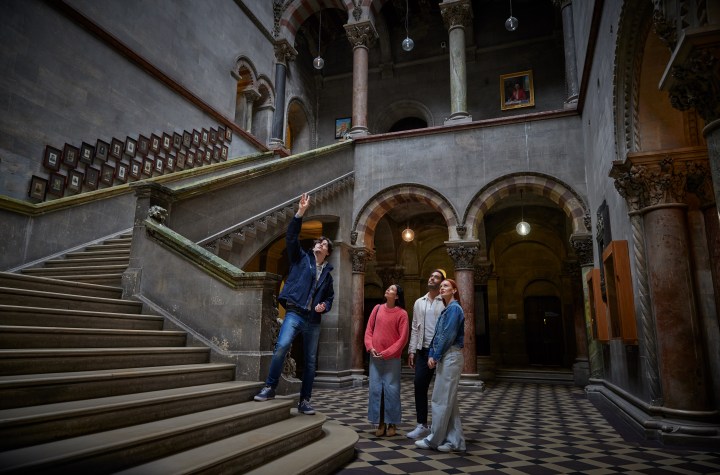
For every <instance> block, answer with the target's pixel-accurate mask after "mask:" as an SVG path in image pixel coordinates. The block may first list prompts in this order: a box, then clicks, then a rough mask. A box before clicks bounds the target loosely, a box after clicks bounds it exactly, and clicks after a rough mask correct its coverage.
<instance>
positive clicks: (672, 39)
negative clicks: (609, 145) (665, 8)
mask: <svg viewBox="0 0 720 475" xmlns="http://www.w3.org/2000/svg"><path fill="white" fill-rule="evenodd" d="M658 3H659V2H658V0H655V9H654V11H653V30H654V31H655V34H656V35H658V37H659V38H660V39H661V40H662V42H663V43H665V45H666V46H667V47H668V48H669V49H670V51H672V50H674V49H675V46H676V45H677V29H676V28H675V25H674V24H673V23H672V22H671V21H668V19H667V17H666V16H665V14H664V13H663V12H662V11H660V7H659V6H658Z"/></svg>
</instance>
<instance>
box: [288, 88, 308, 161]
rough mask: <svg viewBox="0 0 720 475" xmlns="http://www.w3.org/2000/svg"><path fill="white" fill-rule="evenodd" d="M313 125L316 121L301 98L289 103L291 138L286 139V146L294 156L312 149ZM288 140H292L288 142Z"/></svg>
mask: <svg viewBox="0 0 720 475" xmlns="http://www.w3.org/2000/svg"><path fill="white" fill-rule="evenodd" d="M313 123H314V120H312V118H311V115H310V113H309V112H308V108H307V107H306V106H305V103H304V102H303V100H302V99H301V98H299V97H293V98H292V99H290V101H288V106H287V128H288V131H289V137H286V141H285V145H286V146H287V147H288V148H290V149H292V153H293V154H295V153H301V152H306V151H308V150H310V149H311V148H312V137H313V136H314V133H313V129H312V124H313ZM286 135H287V134H286ZM288 139H290V140H289V141H288Z"/></svg>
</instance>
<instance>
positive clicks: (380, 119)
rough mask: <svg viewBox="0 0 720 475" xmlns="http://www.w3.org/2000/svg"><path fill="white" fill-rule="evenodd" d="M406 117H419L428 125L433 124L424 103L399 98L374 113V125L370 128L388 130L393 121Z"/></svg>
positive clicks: (380, 130) (377, 130)
mask: <svg viewBox="0 0 720 475" xmlns="http://www.w3.org/2000/svg"><path fill="white" fill-rule="evenodd" d="M406 117H418V118H421V119H423V120H425V123H427V126H428V127H432V126H433V125H435V123H434V122H433V116H432V113H431V112H430V109H428V107H427V106H426V105H425V104H423V103H422V102H419V101H413V100H401V101H396V102H393V103H392V104H390V105H388V106H387V107H385V108H384V109H383V110H381V111H380V112H379V113H378V114H376V115H375V118H374V120H373V123H374V127H372V128H373V130H375V131H376V132H377V133H380V134H381V133H385V132H387V131H388V130H390V127H392V125H393V124H394V123H396V122H397V121H398V120H400V119H404V118H406Z"/></svg>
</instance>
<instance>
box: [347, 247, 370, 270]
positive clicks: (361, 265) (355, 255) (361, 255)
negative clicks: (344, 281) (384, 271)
mask: <svg viewBox="0 0 720 475" xmlns="http://www.w3.org/2000/svg"><path fill="white" fill-rule="evenodd" d="M371 258H372V252H371V251H370V250H369V249H365V248H357V249H353V250H351V251H350V259H351V260H352V271H353V272H355V273H364V272H365V268H366V267H367V262H368V261H369V260H370V259H371Z"/></svg>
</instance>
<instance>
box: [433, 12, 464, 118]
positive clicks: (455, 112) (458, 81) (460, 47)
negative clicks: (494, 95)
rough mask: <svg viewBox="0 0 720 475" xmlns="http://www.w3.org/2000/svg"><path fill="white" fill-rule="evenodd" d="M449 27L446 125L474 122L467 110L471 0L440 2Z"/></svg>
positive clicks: (444, 19) (446, 24)
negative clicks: (448, 91)
mask: <svg viewBox="0 0 720 475" xmlns="http://www.w3.org/2000/svg"><path fill="white" fill-rule="evenodd" d="M440 13H441V14H442V17H443V21H444V22H445V27H446V28H447V29H448V36H449V38H448V45H449V46H448V48H449V51H450V117H448V118H447V119H446V120H445V125H451V124H462V123H465V122H472V116H471V115H470V114H469V113H468V112H467V66H466V62H465V28H466V27H467V26H469V25H470V22H471V21H472V5H471V3H470V0H445V1H443V2H442V3H440Z"/></svg>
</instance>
